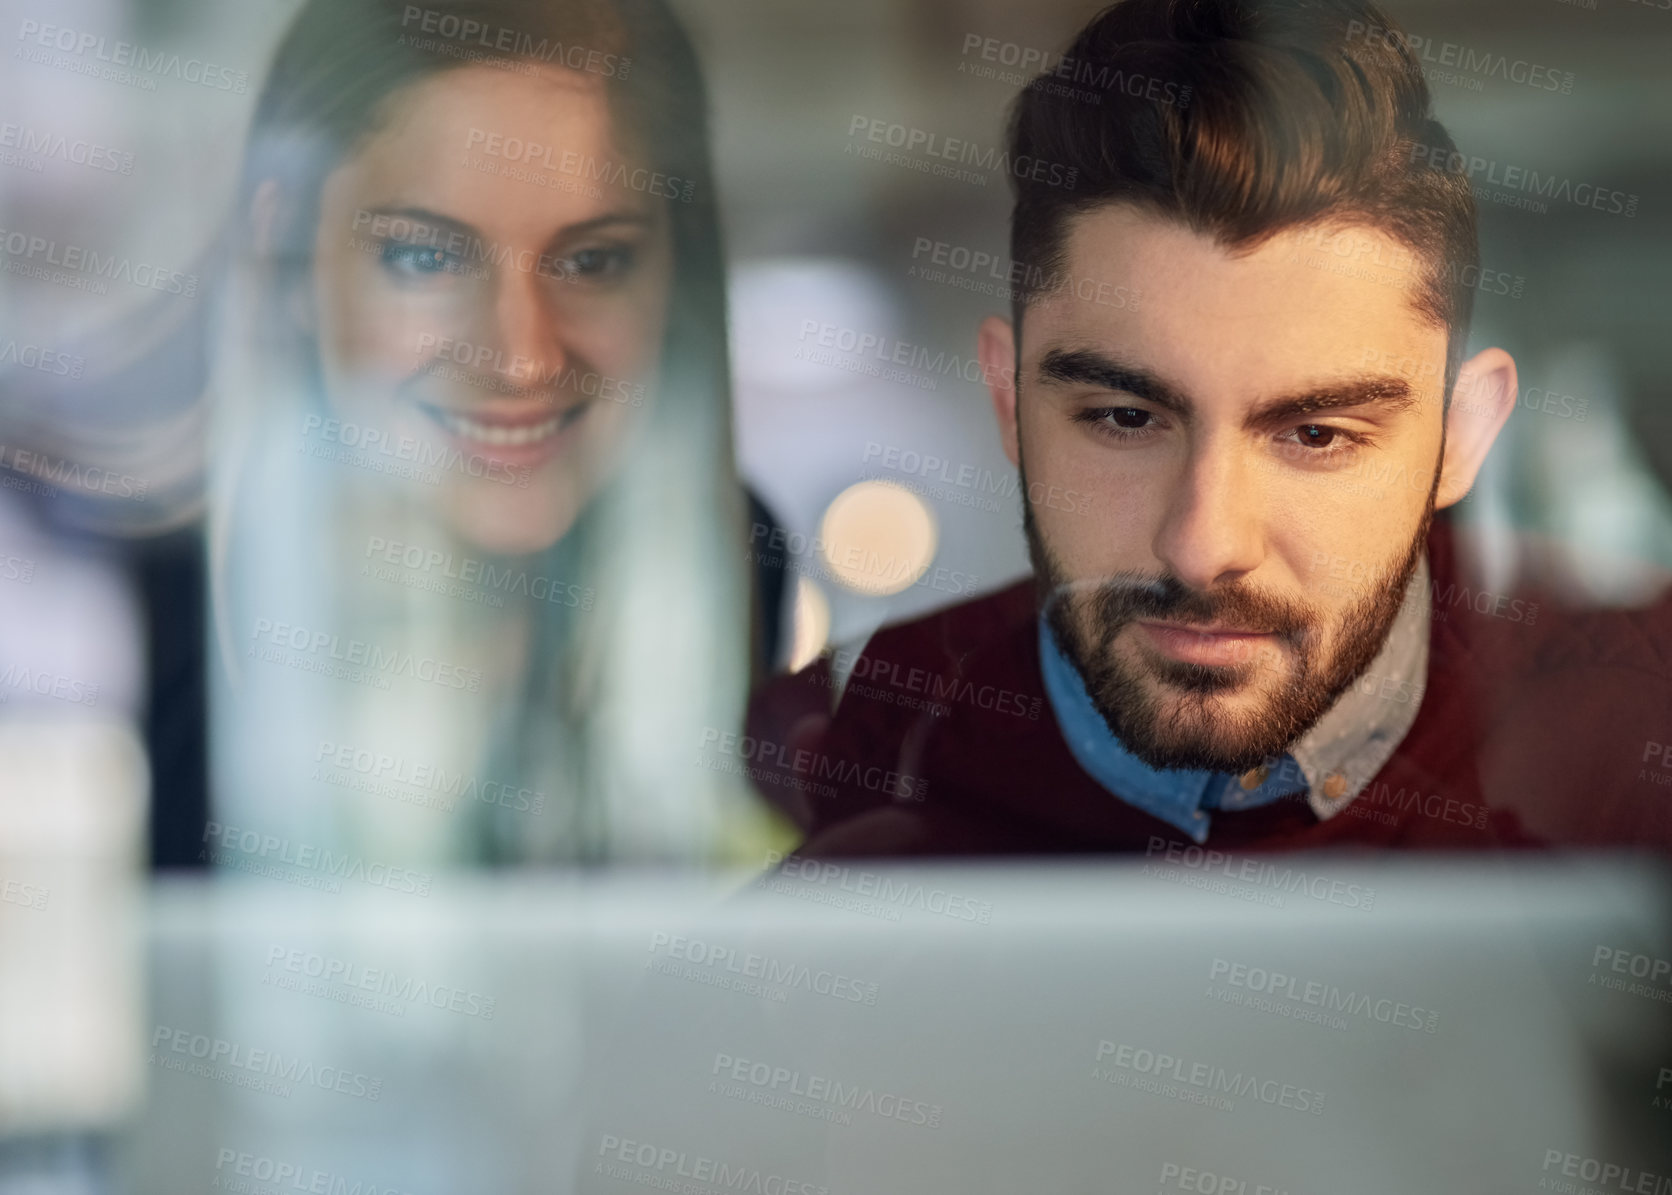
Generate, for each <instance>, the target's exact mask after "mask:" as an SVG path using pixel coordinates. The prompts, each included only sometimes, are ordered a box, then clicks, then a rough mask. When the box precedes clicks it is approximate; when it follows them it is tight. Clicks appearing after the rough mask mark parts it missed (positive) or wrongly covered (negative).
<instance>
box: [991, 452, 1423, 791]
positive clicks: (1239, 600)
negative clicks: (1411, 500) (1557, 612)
mask: <svg viewBox="0 0 1672 1195" xmlns="http://www.w3.org/2000/svg"><path fill="white" fill-rule="evenodd" d="M1438 484H1439V471H1438V469H1436V470H1435V480H1434V484H1433V485H1432V486H1431V487H1430V489H1429V493H1428V500H1427V503H1426V505H1425V507H1424V510H1423V515H1422V519H1421V521H1420V524H1419V526H1418V528H1417V533H1416V535H1415V536H1414V537H1413V538H1412V540H1411V542H1410V544H1409V545H1408V546H1407V547H1406V549H1405V551H1404V552H1403V553H1402V554H1401V555H1400V557H1399V558H1398V559H1396V560H1395V561H1394V562H1393V563H1392V564H1391V565H1390V566H1389V567H1388V568H1387V569H1385V570H1384V571H1383V572H1382V573H1381V574H1380V575H1378V576H1376V577H1375V578H1373V579H1372V580H1371V581H1370V582H1369V583H1368V584H1367V585H1366V587H1365V593H1364V596H1363V597H1362V598H1360V599H1358V600H1357V601H1355V602H1354V604H1353V605H1352V606H1351V607H1349V609H1348V610H1347V612H1346V613H1345V614H1344V615H1342V616H1341V617H1340V619H1339V621H1338V624H1337V625H1338V627H1339V630H1338V632H1337V634H1336V636H1335V638H1334V643H1335V649H1334V652H1333V654H1332V655H1330V656H1329V657H1327V658H1324V657H1323V656H1322V655H1321V648H1322V646H1323V644H1324V642H1325V640H1326V638H1327V636H1326V634H1325V632H1326V631H1327V629H1328V627H1327V625H1326V624H1325V623H1324V621H1323V619H1322V617H1321V616H1320V615H1319V614H1318V613H1317V612H1316V611H1314V610H1312V609H1310V608H1308V607H1307V606H1306V605H1304V604H1302V603H1300V602H1296V601H1292V600H1289V599H1285V598H1279V597H1276V596H1274V595H1270V594H1263V593H1260V592H1258V591H1257V590H1253V589H1250V588H1247V587H1244V586H1242V585H1240V584H1235V585H1230V586H1226V587H1225V588H1222V589H1212V590H1194V589H1190V588H1188V587H1186V586H1185V585H1184V583H1183V582H1181V581H1179V580H1178V579H1177V578H1176V577H1172V576H1168V575H1162V576H1159V577H1149V576H1145V575H1143V574H1140V573H1117V574H1114V575H1112V576H1109V577H1106V578H1102V579H1098V580H1088V581H1073V580H1070V579H1069V576H1068V573H1067V571H1066V570H1065V569H1064V568H1063V567H1062V566H1061V565H1060V564H1059V562H1058V561H1057V560H1056V558H1055V557H1054V556H1053V555H1052V554H1051V550H1050V548H1049V546H1048V545H1047V544H1046V543H1045V541H1044V538H1043V537H1042V536H1041V534H1040V532H1039V528H1038V525H1037V524H1036V523H1035V522H1034V517H1033V504H1032V503H1031V502H1029V501H1028V500H1027V497H1026V495H1027V494H1028V492H1029V491H1028V487H1027V471H1026V469H1025V468H1023V470H1022V494H1023V499H1022V526H1023V528H1024V529H1025V530H1026V532H1027V537H1028V555H1029V558H1030V559H1031V560H1032V562H1033V569H1034V576H1035V579H1036V584H1037V587H1038V593H1039V602H1040V605H1041V608H1042V609H1043V611H1044V614H1045V617H1046V621H1047V623H1048V624H1049V626H1050V628H1051V630H1052V632H1053V633H1054V634H1055V636H1056V641H1057V644H1058V646H1059V647H1060V648H1061V650H1062V652H1063V654H1064V655H1066V656H1067V657H1068V659H1069V661H1070V662H1071V663H1072V664H1073V665H1074V667H1075V668H1076V669H1077V670H1078V671H1079V673H1080V676H1081V677H1082V678H1083V679H1084V681H1085V684H1086V691H1087V693H1088V694H1089V695H1090V697H1091V700H1092V703H1093V704H1094V705H1095V706H1096V707H1097V712H1098V713H1100V714H1101V715H1102V716H1103V721H1104V722H1105V723H1107V724H1108V727H1109V730H1110V731H1111V732H1112V733H1113V734H1114V735H1115V737H1116V738H1118V739H1119V740H1120V741H1121V743H1122V745H1123V746H1125V747H1126V748H1127V750H1129V751H1130V752H1132V754H1133V755H1135V756H1137V757H1138V758H1139V759H1140V760H1142V761H1143V762H1144V763H1146V764H1148V765H1149V766H1150V767H1152V768H1190V769H1200V770H1204V771H1214V772H1232V773H1238V772H1246V771H1248V770H1249V769H1250V768H1254V767H1257V766H1259V765H1260V764H1262V763H1264V762H1266V761H1267V760H1269V759H1271V758H1273V757H1275V756H1278V755H1281V754H1282V753H1283V752H1284V751H1286V750H1287V749H1288V748H1289V746H1290V745H1291V744H1293V743H1294V742H1295V741H1296V740H1298V739H1299V738H1300V737H1301V736H1303V735H1304V734H1305V733H1306V732H1307V731H1308V730H1309V729H1311V728H1312V726H1313V725H1314V724H1316V723H1317V721H1318V719H1319V718H1321V717H1323V715H1324V714H1325V713H1326V712H1328V710H1329V708H1330V707H1331V706H1332V705H1334V704H1335V702H1336V700H1337V699H1338V698H1339V697H1340V696H1341V694H1342V693H1344V692H1345V691H1346V690H1347V687H1348V686H1349V685H1351V684H1352V683H1353V682H1354V681H1355V680H1357V679H1358V678H1359V676H1360V675H1361V674H1362V673H1363V672H1364V670H1365V669H1366V668H1368V667H1369V666H1370V664H1371V662H1372V661H1373V660H1374V659H1375V658H1376V656H1377V654H1378V653H1379V652H1380V651H1381V649H1382V645H1383V643H1384V642H1386V640H1387V636H1388V632H1389V631H1390V630H1391V629H1392V627H1393V623H1394V620H1395V618H1397V617H1398V615H1399V610H1400V607H1401V605H1402V604H1403V603H1404V600H1405V594H1406V590H1407V588H1408V587H1409V585H1410V581H1411V577H1412V576H1413V575H1414V574H1415V572H1416V569H1417V566H1418V564H1419V563H1421V561H1422V558H1423V554H1424V552H1425V551H1426V549H1427V541H1428V531H1429V526H1430V524H1431V523H1432V522H1433V518H1434V498H1435V493H1436V491H1437V490H1438ZM1077 611H1083V612H1084V613H1083V615H1082V616H1081V617H1076V616H1075V615H1076V612H1077ZM1139 619H1159V620H1166V621H1169V622H1175V623H1181V624H1185V625H1190V624H1201V625H1208V624H1214V623H1223V624H1228V625H1230V626H1234V627H1249V628H1256V629H1259V630H1263V631H1267V632H1270V633H1272V635H1273V637H1274V638H1275V639H1276V641H1277V642H1278V643H1279V644H1282V645H1283V646H1284V647H1286V648H1287V649H1288V654H1289V656H1290V658H1292V659H1293V660H1294V661H1295V663H1294V666H1293V668H1292V670H1283V671H1285V672H1287V679H1286V680H1285V681H1283V683H1282V684H1281V685H1280V686H1279V688H1278V690H1277V691H1276V692H1275V693H1273V694H1272V695H1271V696H1270V697H1269V698H1268V699H1266V701H1265V702H1264V704H1263V706H1261V707H1260V708H1257V709H1255V710H1253V711H1250V712H1246V713H1235V714H1233V713H1230V712H1228V711H1225V710H1217V711H1216V710H1214V709H1213V708H1212V704H1213V703H1214V701H1215V698H1216V697H1217V696H1218V695H1220V694H1232V693H1236V692H1238V691H1240V690H1244V689H1246V688H1247V687H1248V686H1250V685H1251V684H1254V683H1257V677H1258V675H1259V674H1260V672H1261V671H1263V670H1266V669H1271V670H1272V671H1274V672H1277V671H1278V670H1279V669H1281V668H1282V665H1281V664H1280V663H1279V660H1280V659H1281V657H1280V656H1278V655H1276V654H1268V655H1265V656H1264V657H1263V658H1261V659H1255V660H1251V661H1250V662H1248V663H1244V664H1235V665H1228V666H1213V665H1205V664H1192V663H1187V662H1185V661H1181V660H1173V659H1169V658H1166V657H1156V656H1153V655H1146V656H1145V658H1144V660H1143V661H1142V662H1141V663H1129V662H1128V661H1125V660H1122V659H1121V658H1119V657H1118V656H1117V655H1116V654H1115V651H1114V642H1115V638H1116V636H1118V635H1119V634H1120V632H1121V631H1122V630H1124V629H1125V628H1126V627H1128V626H1130V625H1131V624H1132V623H1133V622H1135V621H1137V620H1139ZM1082 623H1086V624H1089V625H1088V627H1087V630H1088V633H1089V635H1090V637H1091V639H1090V641H1089V642H1088V639H1087V636H1086V635H1084V634H1082V625H1081V624H1082ZM1269 650H1270V649H1269V648H1268V649H1267V651H1269ZM1157 685H1160V686H1162V687H1164V688H1165V689H1166V690H1167V691H1168V693H1167V695H1166V696H1165V697H1157V696H1156V695H1155V692H1154V690H1155V688H1156V686H1157Z"/></svg>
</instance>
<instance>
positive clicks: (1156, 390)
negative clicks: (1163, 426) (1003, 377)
mask: <svg viewBox="0 0 1672 1195" xmlns="http://www.w3.org/2000/svg"><path fill="white" fill-rule="evenodd" d="M1038 373H1039V378H1040V380H1041V381H1043V382H1063V383H1066V384H1068V385H1070V386H1095V387H1097V388H1098V389H1099V390H1114V391H1119V392H1120V393H1122V394H1130V395H1132V397H1134V398H1141V399H1144V400H1145V401H1147V402H1152V403H1154V404H1155V405H1156V406H1158V407H1161V408H1163V409H1165V410H1168V411H1171V412H1172V413H1173V414H1175V415H1177V416H1179V417H1180V418H1189V416H1190V412H1191V408H1190V400H1189V399H1187V398H1186V397H1185V396H1184V395H1183V394H1181V393H1179V391H1177V390H1175V389H1174V388H1173V387H1172V386H1170V385H1169V384H1167V383H1166V382H1164V381H1162V380H1161V379H1160V378H1158V377H1157V376H1156V375H1155V374H1153V373H1151V372H1149V371H1148V370H1146V369H1141V368H1139V367H1138V366H1136V365H1131V364H1128V363H1127V362H1125V361H1121V360H1118V359H1116V358H1114V357H1110V356H1108V355H1106V354H1104V353H1099V352H1095V351H1094V350H1091V349H1051V350H1050V351H1049V352H1047V353H1046V354H1045V355H1044V356H1043V357H1041V358H1040V359H1039V368H1038Z"/></svg>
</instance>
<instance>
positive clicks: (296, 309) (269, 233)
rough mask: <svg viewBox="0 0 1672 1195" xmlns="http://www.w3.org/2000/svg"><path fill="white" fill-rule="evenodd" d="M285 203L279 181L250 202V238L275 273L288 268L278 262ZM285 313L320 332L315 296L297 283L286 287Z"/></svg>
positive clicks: (262, 186) (266, 183)
mask: <svg viewBox="0 0 1672 1195" xmlns="http://www.w3.org/2000/svg"><path fill="white" fill-rule="evenodd" d="M283 202H284V196H283V194H282V192H281V191H280V190H279V183H278V180H277V179H271V178H268V179H263V180H262V181H261V182H260V183H258V184H257V185H256V189H255V195H254V197H253V198H252V199H251V200H250V234H251V237H252V239H253V240H254V241H255V252H256V257H257V259H258V260H260V261H264V262H267V263H268V265H269V268H271V269H274V270H279V269H283V268H284V265H285V264H286V263H282V262H280V261H279V260H278V258H279V255H280V254H281V253H282V252H283V251H284V250H283V248H282V247H281V246H280V245H279V219H280V211H279V208H280V205H281V204H282V203H283ZM284 310H285V312H286V313H287V314H288V315H289V316H290V318H291V319H292V320H294V321H295V322H296V326H297V327H298V328H299V329H301V330H302V331H303V332H307V333H310V334H311V333H313V332H316V331H318V320H317V319H316V318H315V317H314V305H313V294H312V292H311V291H310V289H309V288H308V287H307V286H306V285H303V284H300V283H294V284H291V285H288V286H286V287H285V294H284Z"/></svg>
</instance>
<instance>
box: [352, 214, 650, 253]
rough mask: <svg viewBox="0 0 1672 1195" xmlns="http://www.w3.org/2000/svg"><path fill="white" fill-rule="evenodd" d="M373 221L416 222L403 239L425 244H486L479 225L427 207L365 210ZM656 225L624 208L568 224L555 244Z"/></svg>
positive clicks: (554, 239)
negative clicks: (441, 236)
mask: <svg viewBox="0 0 1672 1195" xmlns="http://www.w3.org/2000/svg"><path fill="white" fill-rule="evenodd" d="M364 210H365V213H366V215H367V216H368V217H370V218H372V219H374V220H375V219H379V218H381V219H387V220H409V221H411V222H412V225H413V228H412V229H411V233H412V235H411V236H408V237H403V238H402V239H409V240H422V239H423V238H424V237H425V236H426V235H427V234H428V233H429V232H431V231H438V232H444V233H451V234H453V235H455V236H459V237H465V238H474V239H476V240H479V241H480V240H485V239H486V238H484V237H483V236H482V234H481V232H480V231H479V230H478V229H477V228H476V226H475V225H473V224H471V223H469V222H468V221H465V220H459V219H455V218H454V217H452V216H447V215H443V214H442V213H440V212H437V211H432V210H431V209H429V208H426V207H413V206H410V205H394V204H392V205H385V206H380V207H373V208H368V209H364ZM651 223H652V220H651V217H650V215H649V213H647V212H644V211H641V210H640V209H639V208H636V207H632V208H620V209H617V210H616V211H610V212H603V213H600V214H599V215H596V216H589V217H587V218H586V219H585V220H579V221H576V222H575V223H573V224H565V225H564V226H563V227H561V228H559V229H558V230H557V231H556V232H555V233H553V235H552V237H551V240H552V242H554V243H555V242H557V241H561V240H565V239H567V238H570V237H576V236H585V235H586V234H587V233H591V232H597V231H600V230H601V229H604V228H609V227H614V226H616V225H622V226H630V227H634V228H644V227H649V226H650V225H651Z"/></svg>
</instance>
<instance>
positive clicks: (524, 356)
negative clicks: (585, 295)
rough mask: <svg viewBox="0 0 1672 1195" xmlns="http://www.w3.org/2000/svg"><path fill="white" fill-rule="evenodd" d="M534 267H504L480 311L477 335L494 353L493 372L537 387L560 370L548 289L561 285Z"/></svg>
mask: <svg viewBox="0 0 1672 1195" xmlns="http://www.w3.org/2000/svg"><path fill="white" fill-rule="evenodd" d="M561 285H562V283H561V282H556V281H554V280H553V279H551V278H548V277H546V276H545V275H543V274H541V273H539V272H538V271H535V270H522V269H517V268H515V267H513V266H507V268H506V269H505V270H504V271H503V272H502V273H501V274H500V276H499V277H498V278H497V279H496V280H495V286H494V289H493V291H492V292H491V298H490V299H489V301H488V303H487V304H485V305H484V309H483V310H482V312H481V322H482V327H481V329H480V332H479V335H480V336H481V338H482V339H483V340H485V341H486V342H487V343H489V344H491V345H492V346H493V348H494V349H495V350H496V352H495V357H494V361H495V367H494V368H495V372H497V373H500V374H502V375H504V376H505V377H507V378H509V379H510V380H512V381H515V382H517V383H518V384H520V385H524V386H538V385H541V384H543V383H546V382H549V381H550V380H551V379H553V378H555V377H557V376H558V375H559V374H560V373H561V372H562V369H563V363H564V355H565V354H564V348H563V336H562V333H563V327H562V320H561V319H560V318H559V311H558V304H557V302H556V296H555V295H553V294H552V293H551V292H552V289H553V288H554V287H556V286H561Z"/></svg>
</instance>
